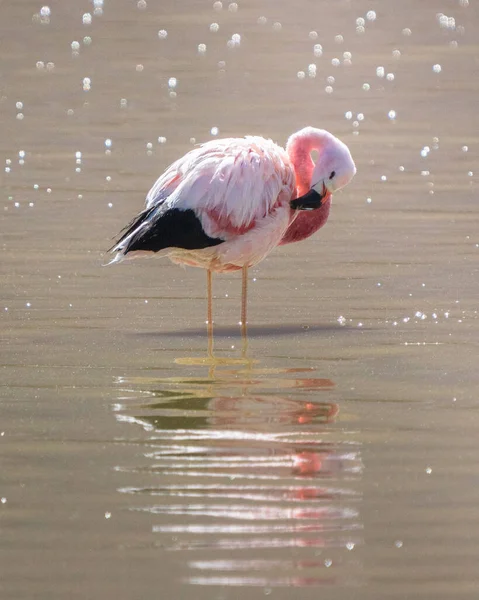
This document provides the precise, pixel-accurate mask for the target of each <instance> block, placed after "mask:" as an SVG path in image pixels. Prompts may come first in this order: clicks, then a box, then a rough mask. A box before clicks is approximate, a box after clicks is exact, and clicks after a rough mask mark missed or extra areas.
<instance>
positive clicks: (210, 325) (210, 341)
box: [206, 269, 213, 356]
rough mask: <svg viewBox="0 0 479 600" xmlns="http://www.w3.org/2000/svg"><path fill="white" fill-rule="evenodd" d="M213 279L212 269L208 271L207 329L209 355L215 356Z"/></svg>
mask: <svg viewBox="0 0 479 600" xmlns="http://www.w3.org/2000/svg"><path fill="white" fill-rule="evenodd" d="M212 279H213V273H212V271H211V270H210V269H208V270H207V271H206V287H207V292H208V313H207V321H206V323H207V328H208V355H209V356H213V296H212V292H211V289H212V285H211V284H212Z"/></svg>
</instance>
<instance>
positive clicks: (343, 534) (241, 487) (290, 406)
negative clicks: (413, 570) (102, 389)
mask: <svg viewBox="0 0 479 600" xmlns="http://www.w3.org/2000/svg"><path fill="white" fill-rule="evenodd" d="M188 360H190V361H191V362H190V366H194V367H195V368H198V366H201V363H200V361H199V360H198V359H191V358H187V359H180V360H177V361H175V362H177V364H178V362H180V363H181V364H182V366H183V367H185V366H186V363H188ZM204 367H207V368H208V373H207V374H206V375H202V376H194V375H190V376H188V377H182V376H172V377H162V378H153V377H149V378H144V377H141V378H135V377H124V378H120V379H119V380H118V384H119V385H120V386H121V389H122V391H121V400H120V401H119V402H118V404H117V406H116V411H117V413H116V414H117V418H118V419H119V420H121V421H128V422H132V423H136V424H139V425H141V426H142V427H143V428H144V430H145V432H146V435H147V440H146V447H147V449H146V451H145V453H144V457H145V458H146V460H147V465H146V466H144V465H143V466H142V467H139V468H138V469H132V470H133V471H141V473H142V474H143V476H144V474H145V473H148V474H149V477H150V478H151V483H150V484H149V485H148V486H141V487H137V486H124V487H123V488H121V492H123V493H128V494H133V495H135V496H139V497H141V498H142V500H141V502H142V505H141V506H138V505H135V508H132V510H140V511H142V512H144V513H147V514H149V515H150V517H151V519H152V520H153V523H152V531H153V532H154V534H157V535H158V536H160V538H161V541H160V542H158V543H159V544H160V545H161V546H162V547H163V548H164V547H165V546H166V547H167V548H168V549H170V550H171V551H176V552H179V553H182V555H183V556H184V560H185V562H187V563H188V565H189V567H190V569H192V571H193V573H194V572H195V571H198V572H199V571H201V574H192V575H191V576H188V577H187V582H188V583H190V584H197V585H201V584H208V585H216V583H215V582H218V583H217V584H218V585H256V584H257V583H255V582H259V581H261V582H263V583H264V582H267V585H294V586H309V585H322V584H324V583H325V582H328V581H331V578H332V580H334V581H336V580H337V578H338V577H340V578H341V579H344V578H346V579H348V581H349V580H351V578H353V579H354V578H355V577H356V575H357V573H356V572H357V568H356V567H354V568H352V567H351V568H349V570H348V569H346V568H343V567H344V565H346V564H349V563H351V565H356V564H357V563H356V561H354V560H352V559H353V558H354V555H352V554H350V550H351V549H353V548H354V547H355V546H356V545H357V544H358V543H361V540H362V538H361V520H360V515H359V503H360V501H361V492H360V489H359V484H360V479H361V474H362V469H363V465H362V460H361V453H360V449H361V448H360V444H359V443H355V442H354V440H352V438H351V434H350V432H349V431H347V429H345V428H344V427H343V428H342V429H341V428H339V427H337V424H336V421H337V418H338V415H339V405H338V402H337V401H336V398H337V394H336V392H335V385H334V382H333V381H332V380H331V379H329V378H324V377H318V376H316V370H315V369H314V368H305V367H300V368H291V367H289V366H288V367H275V368H273V367H270V368H267V367H261V366H260V365H259V363H258V362H256V361H254V360H251V359H249V358H247V357H246V356H245V354H244V355H243V356H242V357H241V359H240V361H238V359H236V360H233V361H228V360H227V359H222V360H221V361H215V362H214V364H212V361H211V355H209V356H208V360H207V361H206V362H205V363H203V368H204ZM343 418H344V420H345V422H346V423H347V419H348V416H347V415H345V417H343ZM123 470H124V469H123ZM172 534H174V537H173V538H172V537H171V536H172ZM206 549H207V550H208V551H209V552H211V553H215V552H218V553H221V560H219V559H218V558H216V559H213V560H210V561H201V560H198V558H200V555H199V554H198V555H195V556H194V557H193V556H191V554H192V553H193V554H194V553H195V552H196V553H199V552H201V550H206ZM292 549H294V551H295V552H297V551H301V553H304V556H300V557H296V556H295V557H294V559H293V558H292V557H291V552H292V551H293V550H292ZM225 551H227V552H228V556H229V557H230V558H229V559H228V560H227V561H225V560H224V552H225ZM245 552H249V557H248V562H247V564H249V565H250V567H251V568H250V569H249V572H248V573H246V572H245V570H246V569H244V568H243V567H244V565H245V564H246V563H244V559H245V554H244V553H245ZM318 552H320V553H323V552H327V553H328V556H329V555H331V556H332V557H333V558H331V559H329V558H328V559H324V558H321V560H316V559H314V557H315V556H316V555H317V553H318ZM348 557H352V558H351V560H349V559H348ZM218 560H219V562H218ZM325 560H327V561H328V560H332V561H333V562H334V563H335V564H336V562H337V561H339V560H341V564H342V565H343V567H341V570H340V572H338V573H339V574H338V573H337V572H336V571H335V574H334V575H332V574H331V572H330V571H328V572H327V573H326V569H328V568H329V566H328V564H329V563H325ZM278 564H280V565H283V567H281V568H280V569H279V570H278V569H277V568H276V565H278ZM253 571H254V572H255V573H257V576H256V575H255V576H252V572H253ZM300 571H301V575H299V572H300ZM303 571H305V572H304V573H303ZM219 582H221V583H219ZM263 583H262V584H261V585H263ZM265 585H266V584H265Z"/></svg>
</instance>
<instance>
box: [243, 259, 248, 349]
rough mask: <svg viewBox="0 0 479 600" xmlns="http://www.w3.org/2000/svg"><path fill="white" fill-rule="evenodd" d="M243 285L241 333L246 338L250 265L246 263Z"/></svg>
mask: <svg viewBox="0 0 479 600" xmlns="http://www.w3.org/2000/svg"><path fill="white" fill-rule="evenodd" d="M242 274H243V277H242V285H241V334H242V335H243V338H244V339H246V305H247V300H248V267H247V266H246V265H245V266H244V267H243V271H242Z"/></svg>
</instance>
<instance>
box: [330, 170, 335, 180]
mask: <svg viewBox="0 0 479 600" xmlns="http://www.w3.org/2000/svg"><path fill="white" fill-rule="evenodd" d="M335 175H336V171H331V175H330V176H329V179H332V178H333V177H334V176H335Z"/></svg>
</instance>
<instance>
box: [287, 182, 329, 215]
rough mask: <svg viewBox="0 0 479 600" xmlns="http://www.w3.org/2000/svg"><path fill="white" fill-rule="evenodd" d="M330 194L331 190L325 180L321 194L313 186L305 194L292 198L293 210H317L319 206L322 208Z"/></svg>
mask: <svg viewBox="0 0 479 600" xmlns="http://www.w3.org/2000/svg"><path fill="white" fill-rule="evenodd" d="M330 196H331V192H330V191H329V190H328V189H327V187H326V186H325V185H324V182H323V189H322V192H321V194H320V193H319V192H317V191H316V190H315V189H314V188H311V189H310V190H309V192H307V193H306V194H304V196H300V197H299V198H296V199H295V200H291V202H290V203H289V204H290V206H291V208H292V209H293V210H316V209H317V208H320V207H321V206H322V205H323V204H324V200H325V199H326V200H328V199H329V197H330Z"/></svg>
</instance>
